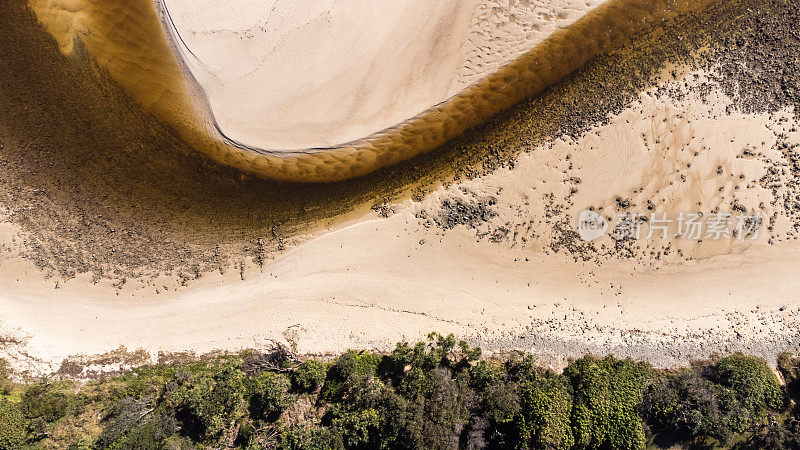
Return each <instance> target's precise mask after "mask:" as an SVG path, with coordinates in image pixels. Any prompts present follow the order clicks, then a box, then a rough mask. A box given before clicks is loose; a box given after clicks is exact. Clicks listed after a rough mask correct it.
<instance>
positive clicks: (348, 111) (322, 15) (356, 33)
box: [161, 0, 601, 150]
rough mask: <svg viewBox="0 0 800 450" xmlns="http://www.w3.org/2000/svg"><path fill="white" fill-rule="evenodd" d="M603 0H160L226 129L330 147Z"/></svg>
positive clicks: (445, 91)
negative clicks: (522, 0)
mask: <svg viewBox="0 0 800 450" xmlns="http://www.w3.org/2000/svg"><path fill="white" fill-rule="evenodd" d="M600 3H601V1H599V0H592V1H574V0H569V1H565V0H558V1H547V2H544V1H535V2H530V3H528V2H525V3H516V2H511V3H509V2H504V3H500V4H499V3H498V2H496V1H488V0H447V1H438V2H434V3H431V2H429V1H427V0H406V1H401V2H397V1H391V0H381V1H370V0H326V1H319V0H316V1H290V2H282V1H280V0H273V1H268V2H264V1H254V0H239V1H235V2H230V1H220V0H204V1H200V2H198V1H191V0H163V2H162V3H161V5H162V8H163V11H165V13H166V14H167V18H168V20H167V21H166V22H167V24H168V26H170V29H171V31H172V32H173V33H175V35H176V36H177V37H178V39H177V42H178V43H179V44H180V45H179V48H180V54H181V56H182V57H183V59H184V60H185V61H186V63H187V65H188V66H189V68H190V70H191V72H192V75H193V76H194V77H195V78H196V79H197V81H198V82H199V84H200V86H201V87H202V89H203V91H204V93H205V94H206V96H207V97H208V101H209V103H210V105H211V112H212V114H213V115H214V118H215V120H216V123H217V124H218V125H219V127H220V129H221V131H222V132H223V133H224V134H225V136H227V137H229V138H231V139H232V140H234V141H236V142H239V143H241V144H244V145H248V146H251V147H258V148H264V149H271V150H302V149H307V148H324V147H333V146H336V145H338V144H343V143H347V142H351V141H356V140H358V139H361V138H364V137H366V136H369V135H371V134H374V133H377V132H379V131H381V130H383V129H386V128H390V127H393V126H395V125H397V124H399V123H401V122H403V121H405V120H406V119H409V118H412V117H414V116H416V115H418V114H420V113H422V112H423V111H426V110H428V109H430V108H431V107H433V106H434V105H437V104H438V103H440V102H442V101H444V100H446V99H448V98H450V97H452V96H453V95H456V94H458V92H459V91H461V90H462V89H464V88H466V87H467V86H469V85H471V84H473V83H474V82H477V81H479V80H480V79H481V78H483V77H485V76H487V75H491V74H492V73H493V72H495V71H496V70H497V69H499V68H500V67H501V66H502V65H504V64H506V63H508V62H510V61H512V60H513V59H515V58H516V57H518V56H520V55H522V54H523V53H526V52H528V51H530V50H531V49H532V48H534V47H535V46H536V45H537V44H539V43H541V42H542V41H543V40H544V39H545V38H547V37H548V36H549V35H550V34H552V32H553V31H555V30H557V29H559V28H564V27H567V26H569V25H571V24H572V23H574V22H575V20H577V19H579V18H580V17H581V16H583V15H584V14H585V13H587V12H588V11H591V10H592V9H594V8H595V7H596V6H597V5H599V4H600Z"/></svg>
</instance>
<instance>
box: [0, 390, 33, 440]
mask: <svg viewBox="0 0 800 450" xmlns="http://www.w3.org/2000/svg"><path fill="white" fill-rule="evenodd" d="M26 428H27V421H26V420H25V415H24V414H23V413H22V411H21V410H20V408H19V407H18V406H17V405H15V404H13V403H11V402H9V401H7V400H4V399H0V450H16V449H17V448H19V447H21V446H22V445H23V444H24V443H25V437H26V433H25V430H26Z"/></svg>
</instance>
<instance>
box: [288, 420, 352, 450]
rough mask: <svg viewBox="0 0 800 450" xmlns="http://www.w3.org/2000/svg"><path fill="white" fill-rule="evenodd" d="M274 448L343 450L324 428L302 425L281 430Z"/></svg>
mask: <svg viewBox="0 0 800 450" xmlns="http://www.w3.org/2000/svg"><path fill="white" fill-rule="evenodd" d="M276 447H277V448H278V449H279V450H332V449H341V448H344V444H343V443H342V442H341V440H338V439H337V436H335V435H334V434H333V433H332V432H331V431H330V429H328V428H326V427H319V426H315V425H309V424H302V425H299V426H296V427H291V428H288V427H287V428H285V429H283V430H282V432H281V434H280V438H279V441H278V444H277V445H276Z"/></svg>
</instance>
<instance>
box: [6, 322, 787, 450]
mask: <svg viewBox="0 0 800 450" xmlns="http://www.w3.org/2000/svg"><path fill="white" fill-rule="evenodd" d="M779 372H780V375H781V376H782V378H783V379H784V380H785V382H786V383H785V385H782V384H781V383H780V382H779V379H778V377H777V375H776V374H775V373H774V372H772V371H771V370H770V368H769V367H768V365H767V364H766V363H765V362H764V361H763V360H761V359H759V358H754V357H750V356H745V355H742V354H734V355H729V356H724V357H714V358H712V359H711V360H707V361H700V362H693V363H691V366H690V367H688V368H684V369H680V370H658V369H655V368H653V367H652V366H651V365H649V364H647V363H644V362H637V361H633V360H630V359H625V360H622V359H616V358H614V357H611V356H609V357H605V358H596V357H593V356H586V357H583V358H581V359H578V360H575V361H572V362H571V363H570V364H569V365H568V367H567V368H566V369H564V370H563V371H562V372H554V371H549V370H544V369H542V368H540V367H537V366H536V364H535V363H534V362H533V360H532V359H531V358H530V357H529V356H525V355H522V354H518V355H511V356H509V357H508V358H506V359H505V360H504V361H497V360H494V359H488V360H487V359H482V358H481V352H480V350H479V349H477V348H470V347H469V346H468V345H467V344H466V343H464V342H457V341H456V340H455V339H454V338H453V337H452V336H448V337H443V336H440V335H437V334H432V335H431V336H430V337H429V340H428V341H426V342H421V343H417V344H415V345H410V344H408V343H401V344H398V345H397V348H396V349H395V350H394V351H393V352H392V353H391V354H389V355H381V354H376V353H370V352H355V351H350V352H347V353H345V354H343V355H341V356H339V357H338V358H336V359H335V360H333V361H331V362H321V361H316V360H306V361H298V360H296V359H295V358H294V357H293V355H292V354H291V352H290V351H288V350H287V349H286V348H284V347H277V348H276V349H275V350H274V351H271V352H267V353H255V352H245V353H242V354H238V355H222V356H214V357H206V358H202V359H200V360H197V359H194V360H190V361H184V362H179V363H170V364H159V365H153V366H147V367H142V368H139V369H136V370H133V371H131V372H129V373H125V374H122V375H118V376H113V377H107V378H102V379H98V380H95V381H91V382H87V383H78V382H75V381H69V380H37V381H30V382H27V383H20V382H12V381H11V379H10V378H9V374H8V373H7V371H4V369H3V367H2V366H0V449H24V448H70V449H106V448H113V449H137V450H138V449H189V448H245V449H256V448H267V449H269V448H280V449H337V448H338V449H341V448H353V449H380V448H387V449H394V448H397V449H406V448H409V449H412V448H413V449H450V448H467V449H480V448H492V449H495V448H508V449H520V448H533V449H572V448H577V449H583V448H611V449H640V448H645V447H647V446H652V447H662V448H666V447H669V446H672V445H675V444H679V445H681V446H684V447H692V448H714V447H727V448H771V449H772V448H774V449H780V448H787V449H789V448H800V421H799V419H800V413H798V410H797V408H796V406H795V404H796V403H795V402H796V401H797V400H798V398H800V358H797V357H795V356H792V355H781V357H780V361H779Z"/></svg>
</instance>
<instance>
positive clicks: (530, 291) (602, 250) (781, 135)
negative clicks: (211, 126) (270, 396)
mask: <svg viewBox="0 0 800 450" xmlns="http://www.w3.org/2000/svg"><path fill="white" fill-rule="evenodd" d="M729 104H730V100H729V99H728V98H727V97H726V96H725V95H724V94H722V92H721V90H720V89H719V87H718V86H716V85H714V84H713V83H710V82H709V81H708V80H707V79H706V75H705V74H704V73H703V72H693V73H688V74H686V75H685V79H684V80H682V81H680V82H674V83H667V84H662V85H661V86H660V87H658V88H653V89H651V90H648V91H646V92H644V93H643V94H641V95H640V98H639V100H638V101H636V102H635V103H634V104H632V105H630V106H629V107H627V108H626V109H624V110H623V111H622V112H621V113H620V114H617V115H615V116H614V117H613V118H612V119H611V120H610V122H609V123H608V124H605V125H601V126H597V127H595V128H593V129H592V130H591V131H590V132H588V133H586V134H584V135H582V136H581V137H579V138H569V137H564V138H562V139H560V140H557V141H555V142H553V143H552V144H548V145H543V146H536V147H535V148H532V149H530V150H531V151H529V152H527V153H525V154H523V155H521V156H520V157H519V159H518V161H517V163H516V164H515V165H514V167H513V168H507V169H500V170H498V171H496V172H494V173H491V174H488V175H486V176H482V177H478V178H476V179H474V180H470V181H465V182H462V183H459V184H456V185H454V186H452V187H450V188H447V189H445V188H442V189H440V190H438V191H436V192H434V193H432V194H430V195H429V196H427V197H426V198H425V199H423V200H422V201H420V202H412V201H407V202H404V203H402V204H396V205H387V206H386V208H387V209H386V210H384V211H382V213H383V214H380V213H377V212H376V213H374V215H373V217H372V218H371V219H370V220H366V221H358V222H356V223H353V224H351V225H349V226H347V227H345V228H343V229H340V230H338V231H335V232H330V233H327V234H325V235H323V236H321V237H319V238H317V239H315V240H313V241H311V242H309V243H307V244H305V245H301V246H299V247H298V248H296V249H294V250H291V251H290V252H288V253H287V254H285V255H283V256H281V257H279V258H278V259H276V260H275V261H273V262H270V263H268V264H267V265H265V266H264V267H263V269H262V270H260V271H259V270H253V269H251V270H250V271H248V272H247V273H246V274H245V275H246V276H245V281H241V280H240V279H239V275H240V274H239V273H228V274H227V275H224V276H223V275H219V274H212V275H210V276H206V277H204V278H203V279H201V280H199V281H198V282H197V283H195V284H193V285H191V286H190V287H188V288H185V289H179V287H178V286H176V285H174V284H170V281H168V280H165V281H164V283H163V284H162V285H161V286H159V287H154V286H153V285H152V284H149V283H147V284H146V283H142V284H141V285H140V286H135V285H133V284H131V285H128V286H126V287H125V288H124V289H121V290H112V289H111V288H110V287H109V286H103V285H102V283H101V285H98V286H95V287H89V288H87V287H86V282H85V280H80V279H78V280H72V281H70V282H68V283H66V284H65V285H63V286H60V288H59V289H58V290H54V289H53V286H52V283H51V284H50V285H49V286H48V285H42V284H41V283H38V282H36V281H31V277H32V278H36V277H37V272H36V271H35V270H34V269H33V268H32V267H29V268H27V269H24V271H20V270H21V269H20V268H21V267H25V266H24V264H20V265H16V264H15V267H17V271H18V272H17V273H16V274H15V275H11V277H12V278H14V277H16V282H13V281H12V280H9V273H8V272H4V276H3V279H2V283H3V284H4V286H6V288H5V290H4V293H3V302H4V305H5V310H4V313H3V322H2V328H3V329H4V330H5V332H6V334H7V335H9V336H13V337H14V338H15V340H17V341H19V342H21V344H19V345H16V346H13V348H12V347H9V348H12V350H8V348H7V349H6V350H5V353H6V355H5V356H6V357H10V358H11V359H12V361H15V362H16V363H17V364H18V365H19V366H20V367H26V366H25V365H26V364H28V366H27V367H28V368H31V369H33V368H36V369H38V370H47V369H48V368H49V370H55V369H56V368H57V367H58V365H59V363H60V361H61V360H62V359H63V358H65V357H66V356H68V355H72V354H76V353H81V354H95V353H103V352H106V351H108V350H110V349H114V348H117V347H118V346H120V345H124V346H126V347H127V348H143V349H145V350H147V351H148V352H150V353H151V354H155V353H156V352H157V351H180V350H185V349H193V350H194V351H197V352H206V351H212V350H219V349H228V350H235V349H240V348H252V347H254V348H260V347H265V346H267V345H269V343H270V340H273V339H274V340H281V341H287V340H288V341H290V342H291V343H293V344H294V345H296V346H297V349H298V350H299V351H300V352H303V353H328V352H338V351H341V350H344V349H346V348H365V347H367V348H378V349H382V350H386V349H389V348H390V347H391V345H392V344H393V343H394V342H396V341H398V340H401V339H409V340H413V339H419V338H421V337H423V336H424V335H425V334H426V333H428V332H429V331H431V330H437V331H440V332H445V333H447V332H453V333H457V334H458V335H460V336H466V337H470V338H471V339H472V340H473V341H474V342H475V343H478V344H481V345H482V346H484V347H485V348H486V349H487V350H490V351H508V350H514V349H519V350H525V351H528V352H532V353H533V354H535V355H536V356H537V357H539V358H540V360H542V361H543V362H546V363H549V364H552V365H554V366H558V365H561V364H563V363H564V361H565V360H566V358H567V357H570V356H577V355H580V354H583V353H585V352H597V353H607V352H612V353H616V354H617V355H619V356H634V357H638V358H644V359H647V360H649V361H652V362H654V363H655V364H658V365H667V366H669V365H674V364H682V363H685V362H686V361H687V360H688V359H689V358H698V357H704V356H707V355H709V354H710V353H713V352H717V351H734V350H743V351H747V352H749V353H755V354H758V355H761V356H764V357H766V358H773V357H774V356H775V355H776V354H777V353H778V352H779V351H781V350H796V348H797V346H798V344H800V340H798V336H797V334H796V329H797V326H798V324H799V322H800V300H798V296H797V293H798V292H800V280H796V279H794V278H792V277H788V276H787V274H790V273H794V272H795V271H797V270H798V268H800V253H799V252H798V250H800V247H799V246H798V244H797V242H796V241H795V238H794V236H795V234H794V233H795V231H796V226H797V223H798V219H799V218H798V217H797V215H796V211H793V210H792V209H791V208H786V207H785V205H784V203H783V201H782V198H783V197H782V196H784V195H787V194H789V195H791V192H792V191H791V190H792V189H794V186H795V184H794V182H791V181H790V180H786V182H784V183H782V184H780V186H778V187H776V182H774V181H766V182H765V177H766V176H767V175H768V174H769V173H771V172H772V171H774V168H775V167H781V164H782V161H785V158H786V155H784V154H782V153H781V151H780V149H781V148H782V145H784V143H785V144H786V145H798V144H800V132H798V130H797V121H796V117H795V116H794V115H792V114H790V113H788V112H780V113H776V114H774V115H770V114H766V113H764V114H744V113H729V112H726V107H727V106H728V105H729ZM720 171H721V172H720ZM621 200H622V201H621ZM651 204H652V205H654V206H653V209H652V212H653V213H655V214H659V215H660V214H662V213H666V214H677V213H679V212H681V211H686V212H694V211H704V212H706V213H709V212H710V211H713V210H715V209H723V210H724V209H726V208H730V207H732V206H733V205H741V206H742V207H743V208H745V210H746V211H748V212H758V213H760V214H762V215H763V217H764V218H765V221H764V224H763V225H762V226H761V227H760V229H759V234H758V236H757V238H756V239H750V237H748V238H747V239H743V240H739V239H737V237H736V236H730V237H728V238H726V239H720V240H714V239H701V240H702V242H699V241H698V240H687V239H679V238H675V237H672V236H671V237H669V238H667V239H659V238H653V239H644V238H643V239H640V240H635V241H624V242H618V241H615V240H613V239H612V238H611V237H605V238H603V239H600V240H598V241H594V242H592V243H591V244H590V243H586V242H583V241H581V240H580V239H579V238H578V237H577V236H576V232H575V230H576V229H577V223H576V219H577V215H578V214H577V213H578V212H579V211H581V210H583V209H585V208H587V207H590V206H591V207H593V208H594V209H595V210H596V211H599V212H602V213H603V214H607V215H609V217H610V219H611V221H612V224H614V220H616V219H614V218H615V217H617V214H618V213H625V212H630V211H635V210H637V209H638V208H642V211H641V212H643V213H650V212H651V210H649V209H646V208H647V206H649V205H651ZM453 205H461V206H460V207H458V208H453ZM382 216H387V217H382ZM769 224H773V225H772V226H771V228H770V229H767V226H770V225H769ZM644 232H645V233H646V232H647V228H644ZM656 255H657V256H656ZM154 294H157V295H154ZM31 361H36V362H35V363H32V362H31Z"/></svg>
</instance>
